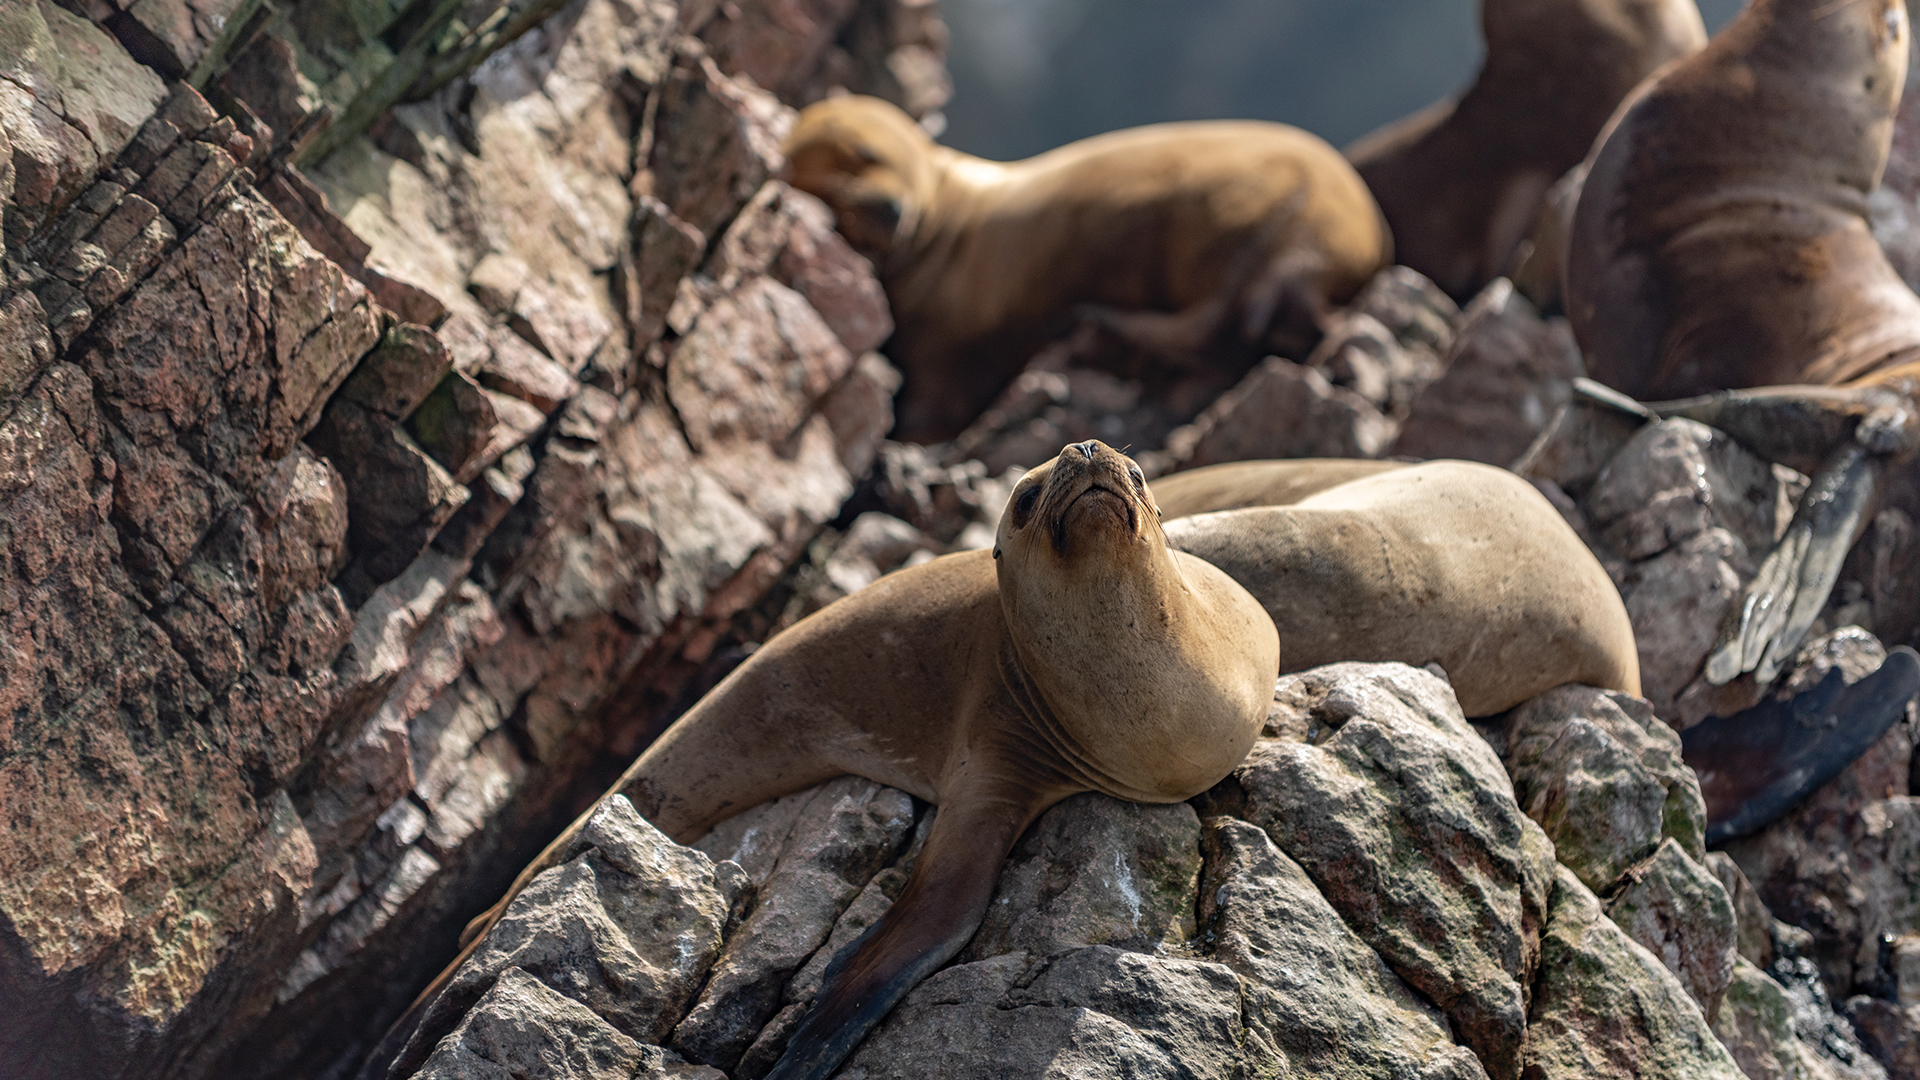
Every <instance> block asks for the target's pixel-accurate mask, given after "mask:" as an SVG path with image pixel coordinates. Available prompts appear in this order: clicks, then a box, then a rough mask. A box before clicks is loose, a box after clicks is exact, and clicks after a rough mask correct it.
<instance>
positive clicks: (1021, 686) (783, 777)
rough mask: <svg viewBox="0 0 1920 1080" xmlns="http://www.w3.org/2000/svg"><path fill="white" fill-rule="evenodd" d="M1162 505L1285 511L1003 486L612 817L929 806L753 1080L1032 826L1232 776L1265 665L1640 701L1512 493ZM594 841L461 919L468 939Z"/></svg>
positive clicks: (1304, 484)
mask: <svg viewBox="0 0 1920 1080" xmlns="http://www.w3.org/2000/svg"><path fill="white" fill-rule="evenodd" d="M1157 488H1158V489H1160V490H1165V491H1167V492H1168V493H1169V494H1168V498H1170V499H1173V500H1175V501H1176V502H1177V503H1178V504H1179V505H1181V506H1183V507H1185V508H1186V509H1188V510H1190V511H1199V510H1204V509H1207V508H1208V507H1209V506H1210V505H1226V506H1246V505H1247V504H1248V503H1249V502H1250V501H1255V502H1257V501H1261V500H1278V499H1285V500H1297V504H1296V505H1294V506H1290V507H1275V506H1251V507H1248V508H1244V509H1236V510H1227V511H1223V512H1213V513H1196V514H1195V515H1194V516H1190V517H1186V518H1183V519H1181V520H1176V521H1169V522H1168V523H1167V525H1166V527H1165V529H1164V530H1163V528H1162V526H1161V511H1160V507H1159V505H1158V503H1157V500H1156V491H1155V490H1150V489H1149V488H1148V487H1147V486H1146V484H1145V481H1144V479H1143V478H1142V476H1141V473H1140V471H1139V469H1138V468H1137V467H1136V466H1135V465H1134V464H1133V462H1132V461H1131V460H1129V459H1128V458H1126V457H1124V456H1123V455H1121V454H1118V453H1116V452H1115V451H1113V450H1111V449H1109V448H1108V447H1106V446H1104V445H1102V444H1100V443H1097V442H1089V443H1078V444H1074V445H1071V446H1068V447H1067V448H1066V449H1064V450H1063V451H1061V454H1060V456H1059V457H1058V458H1056V459H1054V460H1053V461H1052V462H1050V463H1048V464H1047V465H1043V466H1041V467H1040V468H1038V469H1035V470H1034V471H1032V472H1030V473H1028V474H1027V475H1026V476H1025V477H1024V478H1022V480H1021V481H1020V483H1019V484H1018V485H1017V486H1016V487H1015V488H1014V490H1013V492H1012V494H1011V496H1010V498H1009V499H1008V504H1007V509H1006V512H1005V513H1004V514H1003V515H1002V518H1001V522H1000V528H999V533H998V537H997V543H996V546H995V549H994V551H993V553H992V554H991V555H989V554H988V553H986V552H973V553H967V554H962V555H951V556H947V557H945V558H941V559H936V560H934V561H932V562H930V563H927V564H925V565H923V566H920V567H915V568H911V569H907V570H902V571H899V572H897V573H895V574H892V575H889V576H887V577H884V578H882V579H880V580H879V581H878V582H876V583H875V584H873V585H871V586H869V587H868V588H866V589H863V590H861V591H860V592H857V593H855V594H853V595H852V596H850V597H847V598H845V599H843V600H840V601H838V602H836V603H834V604H832V605H830V606H828V607H827V608H825V609H823V610H822V611H820V612H819V613H817V614H815V615H814V616H812V617H810V618H808V619H806V620H803V621H802V622H800V623H798V624H796V625H795V626H794V627H793V628H792V629H790V630H788V631H786V632H785V633H783V634H781V635H779V636H778V637H776V638H774V639H773V640H772V641H770V642H769V643H768V644H767V645H766V646H765V647H763V648H761V649H760V650H759V651H757V652H755V653H754V654H753V655H752V657H750V658H749V659H748V660H747V661H746V662H745V663H744V664H742V665H741V666H740V667H739V668H738V669H736V670H735V671H734V673H733V674H731V675H729V676H728V677H727V678H726V679H725V680H724V681H722V682H721V683H720V685H719V686H717V687H715V688H714V690H713V691H712V692H711V693H709V694H708V695H707V696H706V697H705V698H703V699H702V700H701V701H700V703H699V704H698V705H696V706H695V707H694V708H693V709H692V710H691V711H690V712H688V713H687V715H686V716H684V717H682V718H681V719H680V720H679V721H678V722H676V723H675V724H674V725H673V726H672V727H671V728H669V729H668V731H667V733H666V734H665V735H664V736H662V737H661V739H660V740H659V741H658V742H656V743H655V744H654V745H653V746H652V747H650V748H648V750H647V751H646V752H645V753H644V754H642V755H641V757H640V759H639V760H638V761H636V762H635V763H634V765H633V766H632V767H631V768H630V769H629V770H628V771H627V773H626V775H625V776H624V777H622V779H621V780H620V782H619V783H617V784H616V785H614V787H613V789H612V790H611V791H610V792H609V793H608V794H609V796H611V795H613V794H616V793H617V794H624V795H626V796H627V797H628V798H629V799H631V800H632V801H633V803H634V805H635V807H636V808H638V809H639V810H640V811H641V813H642V814H644V815H645V816H646V817H647V818H648V819H649V820H651V821H652V822H654V823H655V824H656V825H657V826H659V827H660V828H661V829H662V831H664V832H666V833H667V834H668V835H669V836H671V837H673V838H675V839H677V840H680V841H683V842H685V841H690V840H694V839H697V838H698V837H699V836H700V835H701V834H702V833H704V832H705V831H706V830H707V829H708V827H710V826H711V825H713V824H714V823H715V822H717V821H719V820H721V819H722V818H725V817H728V816H731V815H733V814H735V813H738V812H740V811H741V810H744V809H746V808H748V807H750V806H752V805H755V804H757V803H760V802H764V801H766V800H768V799H772V798H775V797H777V796H779V795H783V794H786V793H788V792H791V791H795V790H798V789H800V788H803V787H806V786H808V785H811V784H814V783H818V782H820V781H822V780H825V779H827V778H829V777H832V776H837V775H842V774H846V773H853V774H856V775H860V776H865V777H868V778H870V779H873V780H877V781H879V782H881V783H885V784H891V785H893V786H896V787H899V788H901V789H903V790H905V791H908V792H911V793H913V794H914V795H916V796H919V797H920V798H923V799H926V800H928V801H931V802H934V803H937V804H938V805H939V807H940V810H939V813H938V815H937V816H936V817H935V819H934V827H933V829H932V831H931V832H930V834H929V836H928V838H927V841H926V846H925V848H924V849H923V851H922V853H921V855H920V856H919V857H918V859H917V860H916V861H915V864H914V870H913V876H912V878H911V879H910V880H909V882H908V884H907V886H906V889H905V891H904V892H903V893H902V894H901V896H900V898H899V900H897V901H896V902H895V903H894V905H893V906H892V907H891V908H890V909H889V910H888V912H887V914H886V915H885V916H884V917H883V918H882V919H881V920H880V922H878V923H876V924H875V925H874V926H873V927H872V928H871V929H870V930H869V931H868V932H867V933H866V934H864V935H863V936H862V937H861V938H860V939H858V940H857V941H855V942H854V943H853V944H852V945H851V946H849V947H848V948H847V949H846V950H845V951H843V952H842V953H841V954H840V955H839V956H837V957H836V958H835V959H834V962H833V964H832V965H831V966H830V967H829V968H828V969H827V976H826V982H825V984H824V987H823V989H822V991H821V994H820V996H819V998H818V999H817V1000H816V1002H815V1004H814V1006H813V1008H812V1010H811V1011H810V1012H809V1013H808V1015H807V1017H806V1019H805V1020H804V1021H803V1022H802V1023H801V1025H800V1027H799V1028H798V1029H797V1030H796V1031H795V1033H794V1035H793V1036H792V1038H791V1040H790V1041H789V1043H788V1048H787V1051H786V1054H785V1055H784V1056H783V1057H782V1058H781V1060H780V1062H779V1063H778V1064H777V1065H776V1066H775V1068H774V1071H773V1072H772V1073H771V1074H770V1080H795V1078H807V1080H819V1078H824V1077H826V1076H828V1075H830V1074H831V1073H832V1071H833V1070H834V1069H835V1068H836V1067H837V1066H838V1065H839V1063H840V1062H841V1061H843V1060H844V1059H845V1057H846V1055H847V1054H849V1053H850V1052H851V1051H852V1050H853V1048H854V1047H855V1046H856V1045H858V1043H859V1041H860V1040H861V1039H862V1038H863V1037H864V1036H865V1034H866V1032H867V1031H868V1030H869V1029H871V1028H872V1026H873V1025H874V1024H875V1023H877V1022H878V1021H879V1020H880V1018H881V1017H883V1016H884V1015H886V1013H887V1012H888V1011H889V1010H890V1009H891V1008H892V1007H893V1005H894V1004H895V1003H896V1002H897V1001H898V1000H899V999H900V998H901V997H902V996H904V995H905V994H906V993H907V992H908V991H909V990H910V989H912V987H913V986H914V985H916V984H917V983H919V982H920V980H922V979H924V978H925V977H926V976H927V975H928V974H930V973H931V972H933V971H934V970H935V969H937V968H938V967H939V966H940V965H941V964H943V963H945V962H946V961H947V960H948V959H950V958H951V957H952V956H953V955H954V954H955V953H956V952H958V951H959V950H960V948H961V947H962V946H964V945H965V943H966V941H967V939H968V938H969V937H971V936H972V934H973V932H974V930H975V928H976V927H977V926H978V924H979V922H980V920H981V918H982V916H983V913H984V911H985V907H986V905H987V903H988V901H989V900H990V899H991V897H992V894H993V890H994V886H995V884H996V881H997V878H998V868H999V866H1000V864H1001V862H1002V860H1003V859H1004V858H1005V856H1006V853H1007V851H1008V850H1009V849H1010V848H1011V846H1012V844H1013V843H1014V841H1015V840H1016V839H1017V838H1018V837H1019V835H1020V833H1021V832H1022V831H1023V830H1024V829H1025V828H1026V827H1027V825H1028V824H1029V823H1030V822H1031V821H1032V820H1033V819H1034V818H1035V817H1037V816H1038V815H1039V814H1040V813H1041V811H1043V810H1045V809H1046V808H1047V807H1049V806H1051V805H1052V804H1054V803H1055V802H1057V801H1059V800H1060V799H1062V798H1065V797H1066V796H1068V795H1071V794H1074V793H1076V792H1080V791H1088V790H1093V791H1101V792H1105V793H1107V794H1110V795H1113V796H1115V797H1118V798H1123V799H1132V800H1137V801H1141V802H1173V801H1178V800H1182V799H1186V798H1190V797H1192V796H1194V795H1196V794H1199V793H1200V792H1202V791H1204V790H1206V789H1207V788H1209V787H1211V786H1212V785H1213V784H1214V783H1216V782H1217V781H1218V780H1220V779H1221V778H1222V777H1224V776H1225V775H1226V774H1227V773H1228V772H1229V771H1231V770H1232V769H1233V767H1234V766H1235V765H1237V764H1238V763H1239V762H1240V760H1241V758H1242V757H1244V756H1245V754H1246V752H1247V750H1248V748H1249V747H1250V746H1251V745H1252V742H1253V739H1254V737H1255V736H1256V734H1257V733H1258V731H1259V728H1260V725H1261V722H1262V721H1263V720H1264V718H1265V716H1266V711H1267V705H1268V703H1269V701H1270V699H1271V694H1272V684H1273V678H1274V676H1275V675H1276V674H1278V673H1279V672H1280V671H1282V670H1289V671H1291V670H1298V669H1301V668H1305V667H1310V666H1315V665H1318V664H1322V663H1326V662H1329V661H1332V660H1342V659H1364V660H1402V661H1405V662H1408V663H1414V664H1424V663H1428V662H1438V663H1440V664H1442V665H1443V666H1445V667H1447V669H1448V671H1449V674H1450V675H1451V676H1452V677H1453V680H1454V687H1455V691H1456V693H1457V694H1458V696H1459V698H1460V701H1461V703H1462V707H1463V708H1464V709H1465V710H1466V711H1467V712H1468V714H1469V715H1485V714H1487V713H1491V712H1497V711H1499V710H1502V709H1506V708H1509V707H1511V706H1513V705H1515V704H1517V703H1519V702H1520V701H1522V700H1525V699H1526V698H1528V697H1531V696H1532V695H1533V694H1536V693H1539V692H1540V691H1542V690H1545V689H1547V688H1549V687H1551V686H1555V685H1558V684H1560V683H1563V682H1572V681H1584V682H1590V683H1593V684H1595V685H1599V686H1604V687H1608V688H1611V689H1619V690H1625V691H1628V692H1637V690H1638V688H1639V675H1638V659H1637V654H1636V652H1635V649H1634V645H1633V638H1632V632H1631V629H1630V628H1629V627H1628V624H1627V620H1626V611H1625V609H1624V607H1623V606H1622V605H1621V603H1620V599H1619V595H1618V593H1616V592H1615V591H1614V589H1613V586H1612V584H1611V582H1609V581H1608V580H1607V577H1606V574H1605V572H1604V571H1603V570H1601V568H1600V566H1599V564H1598V563H1597V562H1595V561H1594V559H1593V557H1592V556H1591V555H1590V554H1588V553H1587V551H1586V549H1585V548H1584V547H1583V546H1582V545H1581V544H1580V541H1579V539H1578V538H1577V537H1576V536H1575V535H1574V533H1573V531H1572V530H1571V529H1570V528H1568V526H1567V525H1566V524H1565V523H1564V522H1563V521H1562V520H1561V519H1560V517H1559V515H1558V514H1557V513H1556V512H1555V511H1554V510H1553V509H1552V507H1551V506H1550V505H1549V504H1548V503H1547V502H1546V501H1545V499H1543V498H1542V497H1541V496H1540V495H1539V494H1538V493H1537V492H1536V491H1534V490H1533V489H1532V488H1531V487H1530V486H1529V485H1527V484H1526V483H1524V482H1523V481H1520V480H1519V479H1517V478H1515V477H1513V476H1512V475H1511V474H1508V473H1505V472H1503V471H1501V470H1498V469H1492V468H1488V467H1486V466H1481V465H1475V464H1470V463H1463V462H1436V463H1428V464H1425V465H1418V466H1407V465H1392V464H1384V465H1383V464H1382V463H1378V462H1362V463H1355V462H1338V461H1335V462H1327V461H1305V462H1262V463H1248V464H1242V465H1227V466H1218V467H1216V468H1214V469H1210V470H1196V471H1194V472H1192V473H1187V474H1182V475H1181V476H1176V477H1171V478H1167V479H1163V480H1161V481H1158V482H1157ZM1203 493H1211V494H1210V495H1208V494H1203ZM1175 537H1177V538H1178V539H1177V542H1173V541H1172V539H1171V538H1175ZM1182 547H1185V548H1190V549H1192V550H1195V551H1201V550H1204V551H1207V552H1208V553H1209V554H1210V556H1211V557H1212V558H1217V559H1219V560H1220V562H1221V567H1216V566H1215V565H1214V564H1213V563H1211V562H1208V561H1204V560H1202V559H1201V558H1197V557H1195V556H1194V555H1191V554H1188V553H1187V552H1186V551H1183V550H1180V548H1182ZM1223 568H1224V572H1223ZM1229 575H1232V576H1229ZM1236 579H1237V580H1238V581H1239V582H1240V584H1236ZM1242 585H1246V586H1248V588H1243V587H1242ZM1270 613H1271V616H1277V617H1278V618H1279V624H1278V629H1276V624H1275V619H1274V618H1273V617H1270ZM585 820H586V818H585V817H582V818H581V819H580V821H579V822H577V823H576V824H575V826H574V828H573V829H571V830H569V832H568V834H567V835H564V836H562V837H561V838H560V839H559V840H557V841H555V842H554V844H553V845H552V846H550V847H549V848H548V849H547V852H546V853H544V854H543V855H542V856H541V857H540V858H538V859H536V860H535V861H534V863H533V864H532V865H530V866H529V867H527V869H526V870H525V871H524V872H523V873H522V874H521V876H520V879H519V880H518V881H517V882H516V883H515V885H514V887H513V889H512V890H510V891H509V893H508V894H507V897H506V898H504V899H502V901H501V902H500V904H498V905H496V907H495V908H494V909H493V911H492V912H490V913H489V914H488V915H486V916H483V917H482V918H481V919H479V920H476V922H475V925H474V927H473V928H471V929H472V932H473V935H474V936H473V941H474V942H475V943H477V941H478V937H479V934H481V933H484V931H485V929H486V927H487V926H489V925H490V924H491V922H492V921H493V920H494V919H495V918H497V915H498V913H499V912H501V911H503V910H504V909H505V906H506V904H507V903H508V902H509V901H510V900H511V899H512V897H513V896H514V895H515V894H516V893H517V892H518V891H519V889H520V888H522V887H523V886H524V885H525V884H526V883H527V882H528V881H530V880H531V879H532V877H533V876H534V875H535V874H537V873H538V872H539V871H541V870H543V869H545V868H546V867H547V866H548V865H550V864H551V863H552V862H553V861H554V859H555V858H556V857H557V855H558V853H559V852H561V851H564V850H565V849H566V847H567V844H568V842H569V840H570V838H571V836H572V834H573V833H574V832H575V831H577V830H578V829H579V828H581V827H582V826H583V825H584V822H585ZM472 947H473V946H472V945H470V946H469V952H470V951H471V949H472ZM463 959H464V956H463ZM458 964H459V961H456V962H455V964H454V965H453V966H452V967H449V968H448V970H447V972H446V973H444V974H443V975H442V976H441V979H440V980H439V981H438V982H437V983H436V985H435V988H433V989H429V991H428V992H427V994H425V995H422V999H421V1003H420V1004H417V1005H416V1011H418V1010H419V1009H420V1008H422V1007H423V1005H424V1003H425V1002H426V1001H428V1000H429V999H430V997H431V995H432V994H433V993H434V992H435V989H437V987H438V986H440V985H444V983H445V982H446V980H447V979H448V978H450V976H451V974H452V972H453V970H454V968H456V967H457V966H458Z"/></svg>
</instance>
